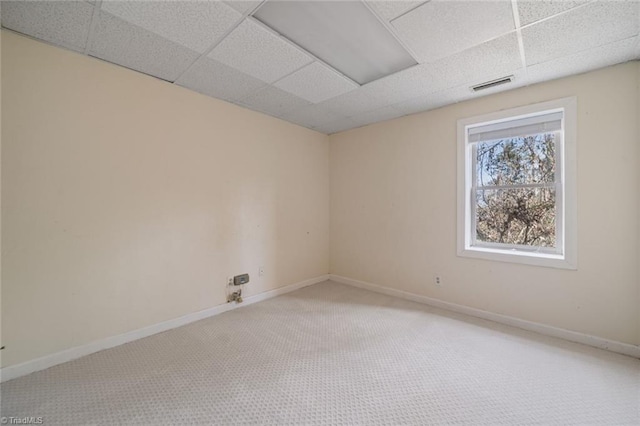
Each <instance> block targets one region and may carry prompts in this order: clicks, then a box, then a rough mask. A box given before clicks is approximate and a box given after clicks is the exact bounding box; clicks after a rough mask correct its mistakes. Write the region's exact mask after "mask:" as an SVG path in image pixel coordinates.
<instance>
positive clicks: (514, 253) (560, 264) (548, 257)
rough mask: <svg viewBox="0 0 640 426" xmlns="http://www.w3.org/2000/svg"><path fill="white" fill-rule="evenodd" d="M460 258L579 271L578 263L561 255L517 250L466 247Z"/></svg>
mask: <svg viewBox="0 0 640 426" xmlns="http://www.w3.org/2000/svg"><path fill="white" fill-rule="evenodd" d="M458 256H460V257H471V258H475V259H485V260H493V261H496V262H508V263H520V264H523V265H533V266H543V267H547V268H558V269H571V270H576V269H578V267H577V264H576V262H572V261H570V260H569V259H567V256H563V255H560V254H549V253H536V252H527V251H519V250H515V249H509V250H507V249H496V248H487V247H465V248H464V249H462V250H459V251H458Z"/></svg>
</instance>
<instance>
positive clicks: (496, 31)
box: [392, 0, 515, 63]
mask: <svg viewBox="0 0 640 426" xmlns="http://www.w3.org/2000/svg"><path fill="white" fill-rule="evenodd" d="M392 24H393V26H394V27H395V29H396V32H397V34H398V36H399V37H400V38H401V39H402V40H403V41H404V42H405V43H406V44H407V46H408V47H409V48H410V49H411V50H412V51H413V52H414V53H415V54H416V55H417V57H418V58H417V59H418V61H419V62H421V63H425V62H433V61H436V60H438V59H441V58H444V57H447V56H450V55H452V54H454V53H456V52H460V51H462V50H465V49H468V48H470V47H472V46H475V45H477V44H480V43H482V42H485V41H487V40H490V39H492V38H495V37H498V36H500V35H503V34H505V33H507V32H509V31H511V30H513V29H514V28H515V26H514V22H513V11H512V6H511V2H510V1H508V0H492V1H446V0H432V1H430V2H427V3H425V4H423V5H422V6H419V7H418V8H416V9H414V10H412V11H411V12H409V13H407V14H405V15H402V16H401V17H399V18H398V19H395V20H394V21H393V22H392Z"/></svg>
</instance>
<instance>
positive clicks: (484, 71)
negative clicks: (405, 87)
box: [426, 33, 522, 92]
mask: <svg viewBox="0 0 640 426" xmlns="http://www.w3.org/2000/svg"><path fill="white" fill-rule="evenodd" d="M426 67H428V68H429V71H428V72H429V75H430V76H431V78H432V80H431V87H432V89H433V91H434V92H435V91H439V90H442V89H448V88H451V87H457V86H460V85H466V86H467V87H470V86H473V85H476V84H480V83H483V82H485V81H489V80H494V79H497V78H501V77H505V76H507V75H510V74H514V73H515V72H516V71H517V70H519V69H522V62H521V60H520V50H519V47H518V38H517V36H516V34H515V33H510V34H507V35H505V36H502V37H500V38H497V39H494V40H491V41H489V42H487V43H484V44H481V45H480V46H476V47H474V48H472V49H468V50H465V51H464V52H460V53H458V54H456V55H453V56H451V57H449V58H445V59H442V60H440V61H438V62H436V63H433V64H429V65H428V66H426Z"/></svg>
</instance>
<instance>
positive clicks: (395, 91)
mask: <svg viewBox="0 0 640 426" xmlns="http://www.w3.org/2000/svg"><path fill="white" fill-rule="evenodd" d="M432 68H433V67H432V66H431V65H424V64H423V65H416V66H414V67H411V68H408V69H406V70H403V71H400V72H397V73H395V74H392V75H390V76H388V77H385V78H381V79H379V80H376V81H374V82H371V83H369V84H368V85H366V86H365V87H364V90H365V91H369V92H371V93H372V94H375V95H377V96H378V97H380V98H381V99H383V100H384V105H382V104H379V103H378V104H376V103H372V109H375V108H380V107H382V106H387V105H391V104H395V103H398V102H400V101H404V100H407V99H410V98H414V97H416V96H419V95H424V94H427V93H431V92H433V91H434V86H433V83H432V82H433V80H434V76H433V75H431V73H432Z"/></svg>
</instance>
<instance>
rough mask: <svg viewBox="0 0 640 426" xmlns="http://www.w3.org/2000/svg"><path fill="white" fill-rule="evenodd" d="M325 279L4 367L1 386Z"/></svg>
mask: <svg viewBox="0 0 640 426" xmlns="http://www.w3.org/2000/svg"><path fill="white" fill-rule="evenodd" d="M328 279H329V275H321V276H319V277H316V278H311V279H308V280H304V281H300V282H297V283H294V284H290V285H287V286H284V287H280V288H277V289H275V290H270V291H265V292H264V293H260V294H256V295H254V296H249V297H246V298H244V301H243V302H242V304H237V303H225V304H223V305H218V306H214V307H213V308H209V309H205V310H202V311H198V312H194V313H192V314H188V315H184V316H182V317H179V318H175V319H172V320H169V321H164V322H161V323H158V324H154V325H151V326H148V327H144V328H140V329H138V330H133V331H129V332H127V333H124V334H120V335H117V336H112V337H107V338H106V339H102V340H97V341H95V342H91V343H88V344H86V345H82V346H78V347H75V348H71V349H67V350H64V351H62V352H57V353H54V354H51V355H46V356H43V357H41V358H37V359H34V360H31V361H27V362H23V363H21V364H16V365H10V366H8V367H4V368H2V369H0V383H2V382H6V381H7V380H11V379H15V378H18V377H22V376H26V375H27V374H31V373H35V372H36V371H40V370H44V369H47V368H49V367H53V366H54V365H58V364H62V363H65V362H68V361H72V360H74V359H77V358H80V357H83V356H86V355H90V354H92V353H95V352H99V351H102V350H104V349H109V348H113V347H115V346H119V345H123V344H125V343H129V342H132V341H134V340H138V339H142V338H144V337H148V336H151V335H153V334H157V333H162V332H163V331H167V330H171V329H173V328H177V327H181V326H183V325H186V324H189V323H192V322H195V321H199V320H201V319H204V318H208V317H211V316H214V315H218V314H221V313H223V312H227V311H230V310H232V309H238V308H242V307H244V306H247V305H251V304H253V303H257V302H261V301H263V300H267V299H271V298H273V297H276V296H280V295H282V294H285V293H289V292H291V291H294V290H297V289H299V288H302V287H307V286H310V285H313V284H317V283H320V282H322V281H326V280H328Z"/></svg>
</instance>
